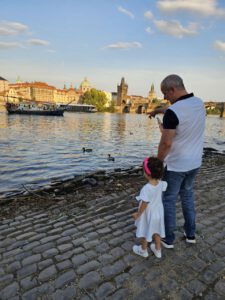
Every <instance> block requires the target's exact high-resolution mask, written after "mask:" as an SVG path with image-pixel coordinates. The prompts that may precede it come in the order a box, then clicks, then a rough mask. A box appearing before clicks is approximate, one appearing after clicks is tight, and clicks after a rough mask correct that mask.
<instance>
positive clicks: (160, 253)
mask: <svg viewBox="0 0 225 300" xmlns="http://www.w3.org/2000/svg"><path fill="white" fill-rule="evenodd" d="M150 249H151V250H152V252H153V253H154V254H155V256H156V257H157V258H161V257H162V251H161V249H160V250H157V249H156V248H155V244H154V243H152V244H151V245H150Z"/></svg>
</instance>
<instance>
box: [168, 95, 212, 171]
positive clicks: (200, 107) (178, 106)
mask: <svg viewBox="0 0 225 300" xmlns="http://www.w3.org/2000/svg"><path fill="white" fill-rule="evenodd" d="M169 110H170V112H169ZM171 111H172V112H173V113H171ZM174 114H175V119H176V117H177V120H178V125H177V126H176V127H175V128H173V125H172V126H171V127H172V128H169V127H170V125H168V124H170V123H171V124H174V123H173V121H174V120H171V119H174ZM205 115H206V113H205V106H204V103H203V101H202V100H201V99H200V98H197V97H195V96H194V95H193V94H188V95H185V96H183V97H181V98H179V99H178V100H177V101H176V102H175V103H174V104H172V105H171V106H170V107H169V108H168V109H167V111H166V113H165V115H164V118H163V126H164V125H165V126H164V128H165V129H175V130H176V135H175V137H174V139H173V142H172V147H171V149H170V152H169V154H168V155H167V156H166V158H165V163H166V165H167V170H169V171H176V172H186V171H190V170H193V169H196V168H199V167H200V166H201V163H202V154H203V141H204V129H205Z"/></svg>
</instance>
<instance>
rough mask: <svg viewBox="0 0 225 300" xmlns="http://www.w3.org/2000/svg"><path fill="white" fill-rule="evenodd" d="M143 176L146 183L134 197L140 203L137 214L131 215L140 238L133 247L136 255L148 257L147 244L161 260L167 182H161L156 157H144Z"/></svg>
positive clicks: (160, 170)
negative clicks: (163, 202) (138, 243)
mask: <svg viewBox="0 0 225 300" xmlns="http://www.w3.org/2000/svg"><path fill="white" fill-rule="evenodd" d="M143 169H144V176H145V178H146V179H147V181H148V183H147V184H145V185H144V186H143V188H142V189H141V192H140V195H139V196H137V197H136V199H137V201H140V203H139V208H138V212H136V213H134V214H133V218H134V220H135V225H136V227H137V231H136V237H138V238H141V245H140V246H137V245H134V246H133V251H134V253H136V254H137V255H140V256H143V257H148V250H147V245H148V242H152V240H153V241H154V243H152V244H151V246H150V248H151V251H152V252H153V253H154V254H155V256H156V257H158V258H161V257H162V253H161V245H160V240H161V238H163V237H165V226H164V211H163V204H162V192H163V191H165V190H166V188H167V182H166V181H162V180H161V178H162V176H163V162H162V161H161V160H160V159H158V158H156V157H146V158H145V160H144V163H143Z"/></svg>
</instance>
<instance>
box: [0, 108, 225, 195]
mask: <svg viewBox="0 0 225 300" xmlns="http://www.w3.org/2000/svg"><path fill="white" fill-rule="evenodd" d="M196 117H197V116H196ZM159 138H160V131H159V129H158V125H157V122H156V120H155V119H152V120H150V119H149V118H148V117H147V116H146V115H138V114H109V113H104V114H100V113H95V114H87V113H84V114H82V113H65V114H64V117H51V116H49V117H48V116H22V115H14V116H13V115H8V114H7V113H6V112H0V197H3V196H4V195H10V194H11V193H14V192H19V191H21V190H24V189H23V188H22V184H26V185H27V187H28V188H33V187H34V186H43V185H46V184H49V183H51V182H53V181H56V180H61V179H67V178H72V177H73V176H74V175H80V174H86V173H89V172H92V171H96V170H99V169H104V170H111V169H114V168H128V167H130V166H135V165H140V164H141V162H142V160H143V158H144V157H145V156H147V155H152V154H156V151H157V145H158V142H159ZM82 147H86V148H91V149H93V152H91V153H87V152H85V153H83V151H82ZM205 147H213V148H216V149H218V150H219V151H221V152H222V151H224V150H225V119H220V118H219V117H218V116H215V117H214V116H212V117H211V116H209V117H207V128H206V138H205ZM108 154H111V155H112V156H113V157H115V162H112V161H108V160H107V155H108Z"/></svg>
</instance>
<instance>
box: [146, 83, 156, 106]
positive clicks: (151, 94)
mask: <svg viewBox="0 0 225 300" xmlns="http://www.w3.org/2000/svg"><path fill="white" fill-rule="evenodd" d="M156 98H157V97H156V93H155V87H154V84H153V83H152V85H151V89H150V91H149V93H148V99H149V101H150V103H151V102H152V100H154V99H156Z"/></svg>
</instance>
